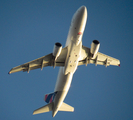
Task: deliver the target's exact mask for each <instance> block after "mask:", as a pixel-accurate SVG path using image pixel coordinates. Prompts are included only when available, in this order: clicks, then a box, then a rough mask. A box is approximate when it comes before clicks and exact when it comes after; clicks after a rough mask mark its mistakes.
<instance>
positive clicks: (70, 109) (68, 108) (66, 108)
mask: <svg viewBox="0 0 133 120" xmlns="http://www.w3.org/2000/svg"><path fill="white" fill-rule="evenodd" d="M59 111H67V112H73V111H74V107H72V106H70V105H68V104H66V103H64V102H63V103H62V105H61V107H60V108H59Z"/></svg>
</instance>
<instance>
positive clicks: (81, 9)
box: [79, 6, 87, 13]
mask: <svg viewBox="0 0 133 120" xmlns="http://www.w3.org/2000/svg"><path fill="white" fill-rule="evenodd" d="M79 11H80V12H81V13H86V12H87V9H86V7H85V6H81V7H80V8H79Z"/></svg>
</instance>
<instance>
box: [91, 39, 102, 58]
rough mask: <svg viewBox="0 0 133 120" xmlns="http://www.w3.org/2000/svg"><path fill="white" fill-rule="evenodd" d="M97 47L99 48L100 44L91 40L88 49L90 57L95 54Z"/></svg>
mask: <svg viewBox="0 0 133 120" xmlns="http://www.w3.org/2000/svg"><path fill="white" fill-rule="evenodd" d="M99 47H100V42H99V41H98V40H93V41H92V43H91V49H90V53H91V57H94V56H95V55H96V54H97V52H98V50H99Z"/></svg>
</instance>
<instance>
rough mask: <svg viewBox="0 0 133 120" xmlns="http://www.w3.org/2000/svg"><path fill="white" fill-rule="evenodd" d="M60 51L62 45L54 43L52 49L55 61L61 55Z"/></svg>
mask: <svg viewBox="0 0 133 120" xmlns="http://www.w3.org/2000/svg"><path fill="white" fill-rule="evenodd" d="M61 50H62V45H61V44H60V43H55V45H54V49H53V56H54V57H55V60H56V59H57V58H58V57H59V55H60V54H61Z"/></svg>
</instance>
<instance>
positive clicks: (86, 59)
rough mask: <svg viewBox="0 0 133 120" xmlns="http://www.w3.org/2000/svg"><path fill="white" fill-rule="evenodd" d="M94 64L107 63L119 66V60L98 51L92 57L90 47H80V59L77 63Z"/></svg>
mask: <svg viewBox="0 0 133 120" xmlns="http://www.w3.org/2000/svg"><path fill="white" fill-rule="evenodd" d="M90 63H92V64H95V65H105V66H106V67H107V66H109V65H114V66H120V61H119V60H118V59H115V58H113V57H110V56H108V55H105V54H103V53H100V52H98V53H97V54H96V55H95V57H94V58H91V55H90V48H87V47H85V46H83V47H82V51H81V60H80V61H79V63H78V65H84V64H86V65H87V64H90Z"/></svg>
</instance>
